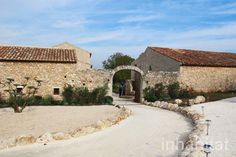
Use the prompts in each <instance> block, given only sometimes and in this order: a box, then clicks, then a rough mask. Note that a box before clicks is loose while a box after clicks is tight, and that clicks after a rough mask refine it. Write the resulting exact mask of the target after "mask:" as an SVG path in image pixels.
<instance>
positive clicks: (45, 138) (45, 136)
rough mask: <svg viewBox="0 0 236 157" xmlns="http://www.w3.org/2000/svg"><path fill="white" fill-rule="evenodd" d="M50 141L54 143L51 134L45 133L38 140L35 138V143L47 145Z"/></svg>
mask: <svg viewBox="0 0 236 157" xmlns="http://www.w3.org/2000/svg"><path fill="white" fill-rule="evenodd" d="M51 141H54V139H53V136H52V134H51V133H45V134H43V135H41V136H40V137H39V138H37V140H36V142H37V143H48V142H51Z"/></svg>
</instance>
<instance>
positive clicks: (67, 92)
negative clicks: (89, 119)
mask: <svg viewBox="0 0 236 157" xmlns="http://www.w3.org/2000/svg"><path fill="white" fill-rule="evenodd" d="M73 93H74V91H73V87H72V86H71V85H69V86H68V87H65V88H64V91H63V92H62V95H63V97H64V101H65V102H67V103H68V104H72V102H73Z"/></svg>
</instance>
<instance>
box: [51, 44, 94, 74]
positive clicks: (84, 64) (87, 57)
mask: <svg viewBox="0 0 236 157" xmlns="http://www.w3.org/2000/svg"><path fill="white" fill-rule="evenodd" d="M54 48H61V49H74V50H75V53H76V55H77V56H78V57H76V59H77V65H78V66H79V68H80V69H81V70H86V69H90V68H92V65H91V57H92V53H90V52H88V51H87V50H84V49H82V48H80V47H77V46H75V45H73V44H71V43H68V42H64V43H61V44H58V45H55V46H54Z"/></svg>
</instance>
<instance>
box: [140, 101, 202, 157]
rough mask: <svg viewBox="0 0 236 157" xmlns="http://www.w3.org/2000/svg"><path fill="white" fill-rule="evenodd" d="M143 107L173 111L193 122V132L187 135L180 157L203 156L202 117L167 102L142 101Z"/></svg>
mask: <svg viewBox="0 0 236 157" xmlns="http://www.w3.org/2000/svg"><path fill="white" fill-rule="evenodd" d="M144 104H145V105H148V106H152V107H159V108H161V109H165V110H169V111H174V112H177V113H180V114H182V115H183V116H184V117H187V118H189V119H191V120H192V122H193V130H192V131H191V133H190V134H189V135H188V140H187V141H186V142H185V148H184V150H183V152H182V154H181V157H202V156H204V152H203V146H202V138H203V136H204V132H205V130H206V126H205V124H204V116H203V115H201V114H199V113H197V112H196V111H192V110H190V109H189V108H184V107H179V106H178V105H177V104H171V103H167V102H160V101H156V102H154V103H152V102H147V101H144Z"/></svg>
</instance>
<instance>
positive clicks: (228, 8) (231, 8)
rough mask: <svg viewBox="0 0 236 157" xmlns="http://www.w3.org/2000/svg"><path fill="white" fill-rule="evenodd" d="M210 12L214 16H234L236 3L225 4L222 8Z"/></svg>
mask: <svg viewBox="0 0 236 157" xmlns="http://www.w3.org/2000/svg"><path fill="white" fill-rule="evenodd" d="M211 10H212V13H213V14H216V15H224V14H225V15H230V14H232V15H233V14H236V2H232V3H226V4H224V5H222V6H218V7H215V8H213V9H211Z"/></svg>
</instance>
